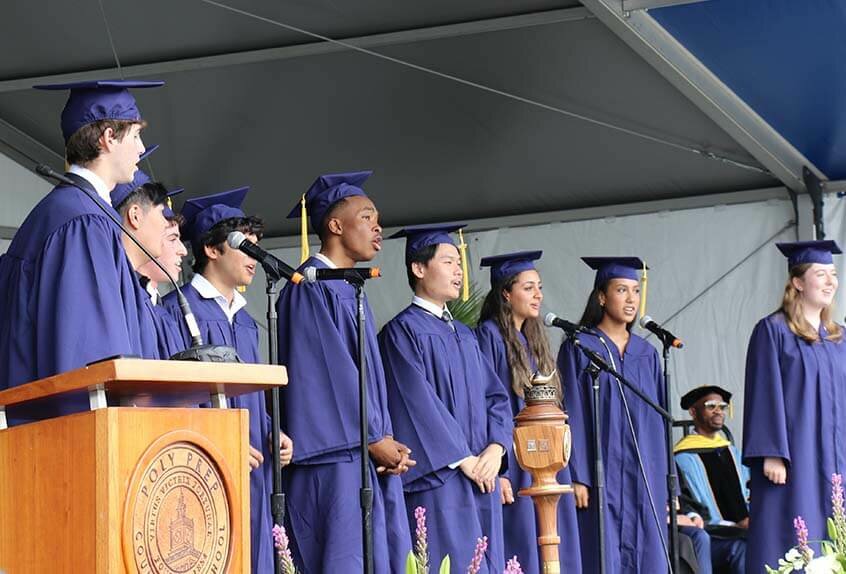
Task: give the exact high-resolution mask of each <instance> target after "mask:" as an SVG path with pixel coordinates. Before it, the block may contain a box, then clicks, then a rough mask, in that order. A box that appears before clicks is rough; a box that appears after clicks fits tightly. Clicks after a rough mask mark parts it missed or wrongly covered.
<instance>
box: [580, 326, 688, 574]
mask: <svg viewBox="0 0 846 574" xmlns="http://www.w3.org/2000/svg"><path fill="white" fill-rule="evenodd" d="M569 338H570V339H571V340H572V341H573V344H574V345H575V346H576V347H577V348H578V349H579V350H580V351H581V352H582V353H583V354H584V355H585V357H587V359H588V361H589V366H588V368H587V371H588V373H589V374H590V376H591V380H592V381H593V393H594V407H593V411H594V412H593V415H594V449H595V450H596V461H595V465H596V467H597V470H596V473H597V484H599V481H600V480H602V487H603V492H601V493H600V492H599V491H597V496H601V497H602V498H603V499H604V498H605V492H604V487H605V484H604V483H605V469H604V463H603V461H602V450H601V449H602V445H601V443H600V442H599V430H601V427H600V426H599V372H600V371H605V372H606V373H608V374H609V375H611V376H612V377H614V378H615V379H616V380H617V381H619V382H620V383H621V384H622V385H624V386H625V387H626V388H628V389H629V390H630V391H632V392H633V393H634V394H635V395H637V396H638V397H639V398H640V399H641V400H642V401H643V402H645V403H646V404H648V405H649V406H650V407H652V409H653V410H654V411H655V412H656V413H658V414H659V415H661V418H662V419H663V420H664V429H665V431H664V432H665V435H666V438H667V459H668V463H669V467H668V468H667V488H668V492H667V498H668V506H669V514H670V525H669V526H670V532H669V552H668V553H669V556H668V558H669V561H670V563H669V564H668V566H669V568H670V572H671V574H672V573H675V572H678V571H679V569H678V528H677V526H678V512H677V510H676V504H675V502H676V496H675V494H676V480H677V475H676V472H675V459H674V457H673V448H672V447H673V445H672V440H673V435H672V432H673V431H672V429H673V422H674V421H673V416H672V414H670V413H669V412H668V411H667V410H666V409H665V408H664V407H662V406H661V405H659V404H658V403H656V402H655V401H653V400H652V399H651V398H650V397H649V396H648V395H646V394H645V393H644V392H643V391H641V390H640V389H639V388H637V387H636V386H635V385H634V384H632V383H631V382H630V381H628V380H627V379H626V378H625V377H624V376H623V375H622V374H620V373H618V372H617V371H616V370H615V369H613V368H612V367H611V366H610V365H609V364H608V363H607V362H605V360H604V359H603V358H602V357H601V356H600V355H599V354H598V353H596V352H595V351H592V350H590V349H587V348H585V347H584V346H582V344H581V342H580V341H579V339H578V337H576V333H575V332H573V333H569ZM668 355H669V350H668V348H667V347H666V345H665V347H664V358H665V364H664V369H665V370H664V380H665V384H668V383H669V381H668V379H667V370H666V368H667V364H666V361H667V357H668ZM669 392H670V390H669V386H667V388H666V389H665V391H664V393H665V396H664V400H665V401H667V404H669ZM632 439H633V440H635V441H636V440H637V438H636V437H634V436H633V437H632ZM644 480H645V477H644ZM647 486H648V485H647ZM603 502H604V501H603ZM598 504H599V503H598ZM603 514H604V507H603V506H598V516H599V520H598V523H599V528H600V529H601V530H602V531H603V532H602V533H603V534H604V528H605V524H604V516H603ZM659 528H660V525H659ZM659 535H660V531H659ZM661 539H662V540H663V536H661ZM599 540H600V547H599V552H600V559H601V560H602V562H600V572H604V569H605V562H604V553H605V548H604V547H605V539H604V538H600V539H599Z"/></svg>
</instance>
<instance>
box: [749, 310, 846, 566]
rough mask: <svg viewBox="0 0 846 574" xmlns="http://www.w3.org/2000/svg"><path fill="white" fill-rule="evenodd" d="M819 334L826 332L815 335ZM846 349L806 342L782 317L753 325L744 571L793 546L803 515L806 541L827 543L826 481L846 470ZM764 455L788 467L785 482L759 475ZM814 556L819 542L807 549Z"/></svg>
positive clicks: (828, 503)
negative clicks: (798, 520) (795, 522)
mask: <svg viewBox="0 0 846 574" xmlns="http://www.w3.org/2000/svg"><path fill="white" fill-rule="evenodd" d="M820 334H821V335H823V336H825V329H824V328H821V329H820ZM844 385H846V343H844V342H842V341H841V342H838V343H834V342H831V341H826V340H824V339H823V341H822V342H820V343H807V342H805V341H804V340H802V339H800V338H799V337H797V336H796V335H794V334H793V333H792V332H791V331H790V329H789V328H788V327H787V324H786V323H785V319H784V315H783V314H782V313H780V312H778V313H774V314H773V315H770V316H769V317H766V318H764V319H762V320H761V321H759V322H758V324H757V325H756V326H755V330H754V331H753V332H752V338H751V339H750V341H749V350H748V352H747V355H746V388H745V395H744V412H743V462H744V464H746V465H747V466H749V469H750V475H751V480H750V483H751V486H750V509H749V514H750V516H749V533H748V547H747V552H746V571H747V572H763V570H764V564H769V565H770V566H773V567H775V566H777V562H778V559H779V558H780V557H782V556H783V555H784V553H785V552H787V550H788V549H790V548H791V547H792V546H794V545H795V544H796V537H795V534H794V530H793V518H794V517H796V516H798V515H801V516H802V518H804V519H805V523H806V524H807V525H808V534H809V539H810V540H820V539H822V538H826V537H827V534H826V517H827V516H831V475H832V473H835V472H837V473H843V472H844V471H846V468H844V462H846V440H844V439H843V436H844V435H843V431H844V426H846V421H844V417H846V405H844V402H843V401H844V399H846V389H844ZM765 457H780V458H783V459H784V460H785V461H787V484H784V485H775V484H773V483H772V482H770V481H769V479H767V478H766V477H765V476H764V474H763V463H764V458H765ZM811 545H812V547H813V548H814V551H815V553H816V555H817V556H819V555H820V549H819V545H818V544H813V543H812V544H811Z"/></svg>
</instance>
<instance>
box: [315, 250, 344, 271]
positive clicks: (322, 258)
mask: <svg viewBox="0 0 846 574" xmlns="http://www.w3.org/2000/svg"><path fill="white" fill-rule="evenodd" d="M314 258H315V259H319V260H320V261H322V262H323V263H325V264H326V266H327V267H329V269H337V268H338V266H337V265H335V262H334V261H332V260H331V259H329V258H328V257H326V256H325V255H323V254H322V253H315V254H314Z"/></svg>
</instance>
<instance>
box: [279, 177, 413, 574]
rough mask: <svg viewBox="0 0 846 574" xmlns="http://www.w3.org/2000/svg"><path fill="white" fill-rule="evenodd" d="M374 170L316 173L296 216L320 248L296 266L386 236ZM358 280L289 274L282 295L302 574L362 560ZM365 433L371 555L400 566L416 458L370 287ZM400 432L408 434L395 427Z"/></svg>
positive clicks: (353, 259) (292, 504) (406, 547)
mask: <svg viewBox="0 0 846 574" xmlns="http://www.w3.org/2000/svg"><path fill="white" fill-rule="evenodd" d="M370 174H371V172H369V171H363V172H355V173H339V174H330V175H323V176H320V177H319V178H317V180H316V181H315V182H314V184H312V186H311V188H310V189H309V190H308V192H306V194H305V195H304V196H303V198H302V200H301V202H300V204H298V205H297V207H295V208H294V210H293V211H292V212H291V214H290V215H289V216H288V217H289V218H296V217H301V218H303V220H302V224H303V230H304V240H305V239H306V231H307V221H308V215H309V214H310V219H311V225H312V229H313V230H314V231H316V232H317V234H318V236H319V237H320V243H321V245H320V252H319V253H316V254H315V255H314V256H311V257H309V256H308V255H307V253H306V252H305V251H306V250H307V243H305V241H304V243H303V246H304V253H303V255H304V257H306V258H305V261H304V262H303V264H302V266H301V267H300V269H301V270H302V269H304V268H306V267H316V268H318V269H326V268H335V267H352V266H354V265H355V264H356V263H360V262H365V261H370V260H372V259H373V258H374V257H375V256H376V254H377V253H378V252H379V250H380V249H381V246H382V228H381V226H380V225H379V213H378V211H377V210H376V207H375V206H374V204H373V202H372V201H371V200H370V199H369V198H368V197H367V196H366V195H365V193H364V191H363V190H362V189H361V186H362V184H363V183H364V181H365V180H366V179H367V178H368V177H369V176H370ZM356 309H357V305H356V297H355V289H354V287H353V286H352V285H349V284H347V283H346V282H344V281H323V282H319V283H316V284H304V283H301V284H299V285H294V284H291V283H289V284H287V285H286V286H285V288H284V289H283V290H282V293H281V294H280V297H279V300H278V303H277V310H278V313H279V318H280V320H279V360H280V362H282V363H283V364H284V365H286V366H287V368H288V380H289V383H288V385H287V386H286V387H285V388H284V389H282V392H281V396H282V418H283V420H284V421H285V426H286V429H287V430H288V432H289V433H290V434H291V437H292V438H293V439H294V443H295V447H294V462H293V464H292V465H291V466H290V468H289V469H288V470H287V471H286V472H285V477H284V480H285V491H286V494H287V502H288V513H287V519H288V521H289V526H290V530H289V535H290V539H291V541H292V546H293V550H294V557H295V562H297V565H298V566H299V567H300V568H301V569H302V572H304V573H306V574H312V573H317V572H325V573H327V574H328V573H335V572H356V571H361V569H362V565H363V551H362V537H361V506H360V498H359V491H360V489H361V458H360V456H359V451H360V446H361V441H360V423H359V408H358V405H359V383H358V336H357V319H356V317H357V310H356ZM365 313H366V324H365V326H366V331H365V349H366V359H365V364H366V369H367V370H366V379H367V432H368V451H369V455H370V461H371V467H370V478H371V485H372V487H373V546H374V555H373V556H374V566H375V571H376V572H378V573H384V574H388V573H393V572H403V571H404V570H405V559H406V556H407V555H408V553H409V551H410V550H411V535H410V534H409V529H408V523H407V521H406V516H405V504H404V500H403V495H402V483H401V481H400V479H399V477H398V476H397V475H399V474H402V473H404V472H406V471H407V470H408V468H409V467H411V466H413V464H414V461H413V460H412V458H409V455H411V457H413V453H410V451H409V449H408V447H406V446H405V445H404V444H402V443H400V442H398V441H397V440H394V430H393V427H392V425H391V419H390V416H389V414H388V405H387V398H386V394H385V392H386V391H385V374H384V371H383V369H382V361H381V358H380V356H379V347H378V344H377V342H376V329H375V325H376V323H375V321H374V319H373V314H372V312H371V310H370V306H369V304H367V301H366V297H365ZM398 438H400V437H398Z"/></svg>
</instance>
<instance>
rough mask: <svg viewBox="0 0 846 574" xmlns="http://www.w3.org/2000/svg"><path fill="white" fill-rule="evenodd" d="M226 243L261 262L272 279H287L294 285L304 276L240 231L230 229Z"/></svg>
mask: <svg viewBox="0 0 846 574" xmlns="http://www.w3.org/2000/svg"><path fill="white" fill-rule="evenodd" d="M226 243H227V245H229V247H231V248H232V249H237V250H239V251H243V252H244V253H246V254H247V255H248V256H250V257H251V258H252V259H255V260H256V261H258V262H259V263H261V266H262V268H263V269H264V272H265V273H267V274H268V275H270V276H271V277H272V278H273V280H274V281H279V280H280V279H287V280H288V281H290V282H291V283H294V284H295V285H296V284H298V283H300V282H302V281H303V279H304V277H303V276H302V275H301V274H300V273H298V272H297V271H296V269H294V268H293V267H291V266H290V265H288V264H287V263H285V262H284V261H282V260H281V259H279V258H278V257H276V256H275V255H273V254H272V253H270V252H268V251H265V250H264V249H262V248H261V247H259V246H258V245H257V244H256V243H253V242H252V241H250V240H249V239H247V236H246V235H244V233H243V232H241V231H232V232H231V233H229V235H227V236H226Z"/></svg>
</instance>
